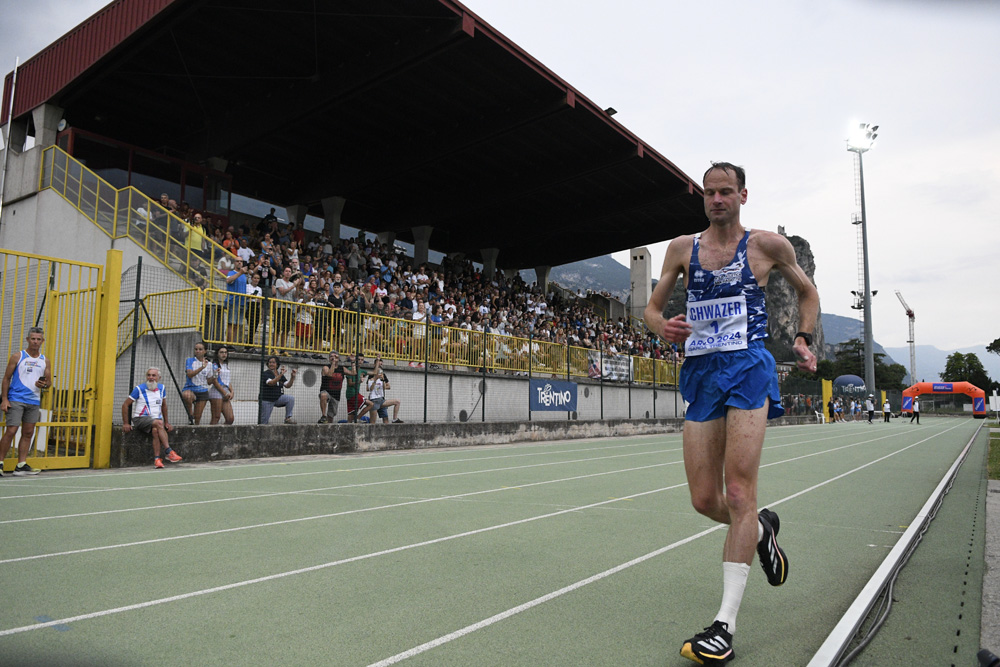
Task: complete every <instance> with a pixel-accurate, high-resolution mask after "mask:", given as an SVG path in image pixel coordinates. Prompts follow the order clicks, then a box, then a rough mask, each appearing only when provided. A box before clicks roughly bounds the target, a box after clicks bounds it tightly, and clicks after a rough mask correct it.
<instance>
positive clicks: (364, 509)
mask: <svg viewBox="0 0 1000 667" xmlns="http://www.w3.org/2000/svg"><path fill="white" fill-rule="evenodd" d="M681 463H682V461H670V462H667V463H654V464H651V465H647V466H640V467H636V468H626V469H623V470H606V471H604V472H598V473H591V474H588V475H577V476H575V477H565V478H563V479H550V480H545V481H541V482H530V483H526V484H517V485H515V486H501V487H497V488H494V489H483V490H480V491H472V492H469V493H459V494H455V495H451V496H439V497H436V498H419V499H417V500H407V501H405V502H401V503H392V504H389V505H378V506H376V507H362V508H359V509H354V510H343V511H340V512H331V513H329V514H319V515H314V516H305V517H298V518H296V519H283V520H281V521H270V522H267V523H256V524H252V525H249V526H237V527H235V528H220V529H218V530H209V531H205V532H201V533H189V534H186V535H173V536H171V537H157V538H152V539H148V540H139V541H136V542H125V543H122V544H107V545H103V546H99V547H87V548H84V549H73V550H71V551H59V552H54V553H45V554H37V555H35V556H21V557H18V558H5V559H3V560H0V565H2V564H5V563H18V562H21V561H27V560H39V559H42V558H52V557H54V556H70V555H74V554H82V553H89V552H93V551H107V550H109V549H122V548H125V547H135V546H141V545H144V544H157V543H160V542H173V541H175V540H186V539H190V538H194V537H208V536H211V535H224V534H226V533H236V532H240V531H243V530H254V529H257V528H267V527H272V526H284V525H288V524H293V523H302V522H304V521H315V520H317V519H329V518H333V517H338V516H348V515H350V514H363V513H365V512H375V511H378V510H385V509H394V508H397V507H406V506H409V505H421V504H424V503H434V502H440V501H442V500H458V499H465V498H470V497H472V496H480V495H484V494H488V493H500V492H503V491H515V490H518V489H526V488H528V487H532V486H543V485H545V484H559V483H561V482H572V481H577V480H581V479H590V478H593V477H601V476H604V475H616V474H618V473H625V472H636V471H639V470H649V469H651V468H662V467H664V466H671V465H679V464H681ZM618 500H620V499H618ZM575 509H579V508H576V507H570V508H568V509H567V511H573V510H575Z"/></svg>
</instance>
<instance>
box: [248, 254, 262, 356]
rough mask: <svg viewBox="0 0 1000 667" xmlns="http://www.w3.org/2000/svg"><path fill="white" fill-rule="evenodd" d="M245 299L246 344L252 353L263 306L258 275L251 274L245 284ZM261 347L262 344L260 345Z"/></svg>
mask: <svg viewBox="0 0 1000 667" xmlns="http://www.w3.org/2000/svg"><path fill="white" fill-rule="evenodd" d="M247 296H248V297H250V298H248V299H247V304H246V313H247V335H246V343H247V345H249V346H250V349H249V350H248V351H249V352H251V353H252V352H253V351H254V349H253V346H254V342H253V341H254V338H255V337H256V335H257V326H258V325H259V324H260V313H261V307H262V305H263V299H262V297H263V296H264V292H263V290H262V289H261V287H260V274H259V273H256V272H255V273H253V274H252V275H251V276H250V282H249V283H247ZM261 347H263V343H262V344H261Z"/></svg>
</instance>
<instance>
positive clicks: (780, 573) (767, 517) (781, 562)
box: [757, 509, 788, 586]
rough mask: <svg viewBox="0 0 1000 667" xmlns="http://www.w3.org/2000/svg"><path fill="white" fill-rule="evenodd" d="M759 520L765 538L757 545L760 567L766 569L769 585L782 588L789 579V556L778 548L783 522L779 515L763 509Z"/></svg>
mask: <svg viewBox="0 0 1000 667" xmlns="http://www.w3.org/2000/svg"><path fill="white" fill-rule="evenodd" d="M757 518H758V520H759V521H760V523H761V525H762V526H764V536H763V537H762V538H760V542H758V543H757V556H758V557H759V558H760V566H761V567H762V568H764V574H766V575H767V583H769V584H771V585H772V586H780V585H781V584H783V583H785V580H786V579H788V556H786V555H785V552H784V550H782V548H781V547H779V546H778V530H779V529H780V528H781V521H780V520H779V519H778V515H777V514H775V513H774V512H772V511H771V510H769V509H762V510H761V511H760V513H759V514H758V515H757Z"/></svg>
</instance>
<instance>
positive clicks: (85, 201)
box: [38, 146, 235, 289]
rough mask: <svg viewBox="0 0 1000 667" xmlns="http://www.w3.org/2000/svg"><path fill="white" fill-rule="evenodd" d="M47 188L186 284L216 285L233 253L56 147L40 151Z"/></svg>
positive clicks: (220, 282)
mask: <svg viewBox="0 0 1000 667" xmlns="http://www.w3.org/2000/svg"><path fill="white" fill-rule="evenodd" d="M38 189H39V190H46V189H51V190H53V191H54V192H57V193H59V195H60V196H62V198H63V199H65V200H66V201H67V202H69V203H70V204H71V205H72V206H73V207H74V208H76V209H77V210H78V211H79V212H80V213H81V214H82V215H83V216H84V217H86V218H87V219H88V220H90V221H91V222H93V223H94V224H95V225H97V226H98V227H99V228H100V229H101V231H103V232H104V233H105V234H107V235H108V236H110V237H111V238H113V239H118V238H124V237H128V238H130V239H132V240H133V241H134V242H135V243H137V244H138V245H140V246H142V247H143V248H145V249H146V250H147V251H148V252H149V253H150V254H151V255H153V256H154V257H156V258H157V259H158V260H159V261H160V262H162V263H163V264H164V266H166V267H167V268H168V269H170V270H171V271H173V272H174V273H176V274H177V275H178V276H180V277H181V278H182V279H184V280H185V281H186V282H187V283H188V284H189V285H191V286H192V287H198V288H201V289H205V288H208V287H222V286H223V285H224V284H225V280H224V276H225V274H226V272H228V271H229V269H230V268H231V267H232V266H233V260H234V259H235V256H234V255H233V254H232V253H230V252H229V251H228V250H226V249H225V248H223V247H222V246H221V245H219V244H218V243H216V242H215V241H213V240H212V239H211V238H209V237H208V236H206V235H205V234H204V233H203V232H202V231H201V229H199V228H197V227H195V226H192V225H189V224H188V223H186V222H184V221H183V220H182V219H181V218H179V217H178V216H177V215H175V214H174V213H171V212H170V211H168V210H167V209H165V208H163V207H162V206H160V204H159V202H158V201H156V200H155V199H152V198H150V197H149V196H147V195H145V194H143V193H142V192H140V191H139V190H137V189H136V188H134V187H131V186H130V187H127V188H122V189H120V190H119V189H116V188H115V187H114V186H113V185H111V184H110V183H108V182H107V181H105V180H103V179H102V178H101V177H100V176H98V175H97V174H95V173H94V172H92V171H91V170H89V169H87V167H86V166H84V165H83V164H82V163H81V162H79V161H78V160H76V159H75V158H74V157H72V156H71V155H69V154H68V153H66V152H65V151H63V150H62V149H61V148H59V147H58V146H49V147H48V148H46V149H45V150H44V151H43V152H42V167H41V171H40V175H39V186H38Z"/></svg>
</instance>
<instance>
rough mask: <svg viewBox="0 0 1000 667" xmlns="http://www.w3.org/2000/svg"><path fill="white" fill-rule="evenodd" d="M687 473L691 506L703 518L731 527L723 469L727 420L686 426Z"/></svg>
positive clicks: (685, 469) (685, 459) (684, 435)
mask: <svg viewBox="0 0 1000 667" xmlns="http://www.w3.org/2000/svg"><path fill="white" fill-rule="evenodd" d="M683 441H684V472H685V473H686V474H687V480H688V491H689V492H690V493H691V505H692V506H693V507H694V509H695V511H697V512H698V513H699V514H704V515H705V516H707V517H708V518H710V519H712V520H714V521H718V522H719V523H729V508H728V507H726V496H725V493H726V491H725V487H724V482H723V477H722V473H723V466H724V464H725V456H726V420H725V419H724V418H719V419H713V420H711V421H706V422H695V421H685V422H684V433H683Z"/></svg>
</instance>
